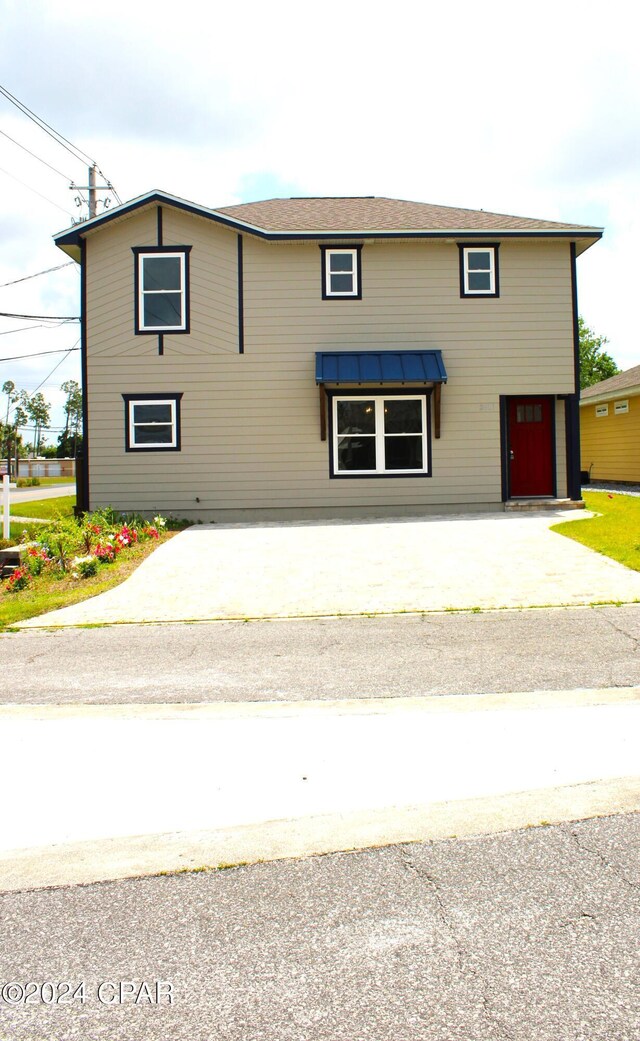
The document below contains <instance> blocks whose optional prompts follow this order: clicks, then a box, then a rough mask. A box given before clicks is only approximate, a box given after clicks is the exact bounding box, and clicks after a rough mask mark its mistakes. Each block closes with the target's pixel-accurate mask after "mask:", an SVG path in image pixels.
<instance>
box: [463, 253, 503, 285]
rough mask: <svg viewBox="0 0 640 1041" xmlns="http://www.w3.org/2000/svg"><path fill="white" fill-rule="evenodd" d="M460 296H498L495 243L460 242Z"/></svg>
mask: <svg viewBox="0 0 640 1041" xmlns="http://www.w3.org/2000/svg"><path fill="white" fill-rule="evenodd" d="M460 296H499V290H498V246H497V245H495V244H492V245H482V246H469V245H463V244H460Z"/></svg>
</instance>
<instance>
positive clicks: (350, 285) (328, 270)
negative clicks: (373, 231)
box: [320, 246, 362, 300]
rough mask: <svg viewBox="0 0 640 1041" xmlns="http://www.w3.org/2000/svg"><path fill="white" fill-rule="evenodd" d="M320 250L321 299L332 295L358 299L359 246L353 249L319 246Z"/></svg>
mask: <svg viewBox="0 0 640 1041" xmlns="http://www.w3.org/2000/svg"><path fill="white" fill-rule="evenodd" d="M320 249H321V250H322V299H323V300H328V299H333V298H334V297H338V298H340V297H342V298H348V299H351V300H360V299H361V298H362V290H361V284H360V283H361V278H360V274H361V267H360V249H361V247H360V246H356V247H355V249H336V248H334V247H333V246H321V247H320Z"/></svg>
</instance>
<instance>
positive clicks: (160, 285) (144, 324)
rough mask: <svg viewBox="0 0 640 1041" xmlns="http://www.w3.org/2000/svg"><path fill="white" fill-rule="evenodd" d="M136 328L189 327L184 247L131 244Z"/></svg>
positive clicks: (146, 330) (180, 329)
mask: <svg viewBox="0 0 640 1041" xmlns="http://www.w3.org/2000/svg"><path fill="white" fill-rule="evenodd" d="M134 254H135V258H136V332H137V333H180V332H188V331H189V279H188V256H189V248H188V247H173V248H171V249H169V248H164V247H154V248H152V249H144V248H138V247H135V248H134Z"/></svg>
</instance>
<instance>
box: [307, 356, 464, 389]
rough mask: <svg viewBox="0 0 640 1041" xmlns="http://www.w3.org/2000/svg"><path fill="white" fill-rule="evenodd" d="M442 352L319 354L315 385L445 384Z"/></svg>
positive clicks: (445, 373)
mask: <svg viewBox="0 0 640 1041" xmlns="http://www.w3.org/2000/svg"><path fill="white" fill-rule="evenodd" d="M446 382H447V372H446V369H445V367H444V362H443V361H442V351H332V352H327V351H318V352H316V383H320V384H322V383H381V384H389V383H446Z"/></svg>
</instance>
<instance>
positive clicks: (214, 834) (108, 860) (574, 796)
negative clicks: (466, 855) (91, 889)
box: [0, 777, 640, 892]
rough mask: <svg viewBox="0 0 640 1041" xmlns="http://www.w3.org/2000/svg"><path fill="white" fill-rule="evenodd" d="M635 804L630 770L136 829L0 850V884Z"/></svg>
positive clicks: (268, 856) (201, 865)
mask: <svg viewBox="0 0 640 1041" xmlns="http://www.w3.org/2000/svg"><path fill="white" fill-rule="evenodd" d="M639 811H640V778H637V777H621V778H616V779H614V780H609V781H594V782H589V783H587V784H578V785H569V786H565V787H559V788H545V789H538V790H536V791H531V792H519V793H515V794H509V795H502V796H496V797H492V798H482V799H464V800H459V801H450V802H440V803H430V804H426V805H422V806H394V807H387V808H384V809H379V810H369V811H359V812H355V813H344V814H328V815H324V816H317V817H307V818H296V819H292V820H275V821H267V822H265V823H261V824H256V825H243V826H240V827H234V828H226V829H218V830H214V831H195V832H184V833H183V832H174V833H166V834H156V835H137V836H129V837H125V838H117V839H107V840H101V841H97V842H78V843H69V844H65V845H59V846H46V847H41V848H38V849H29V850H14V851H8V852H6V853H3V854H0V891H3V892H16V891H21V890H32V889H44V888H52V887H61V886H72V885H88V884H91V883H96V882H107V881H115V880H121V879H126V878H138V877H141V876H149V875H158V874H172V873H175V872H188V871H202V870H215V869H217V868H221V867H230V866H234V865H239V864H251V863H258V862H261V861H274V860H284V859H291V858H300V857H309V856H317V855H322V854H329V853H338V852H349V851H355V850H362V849H367V848H372V847H381V846H388V845H396V844H398V843H408V842H428V841H434V840H442V839H468V838H472V837H473V836H477V835H487V834H498V833H500V832H507V831H517V830H520V829H522V828H529V827H539V826H546V825H553V824H559V823H563V822H569V821H578V820H585V819H587V818H592V817H604V816H612V815H614V814H620V813H633V812H639Z"/></svg>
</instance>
